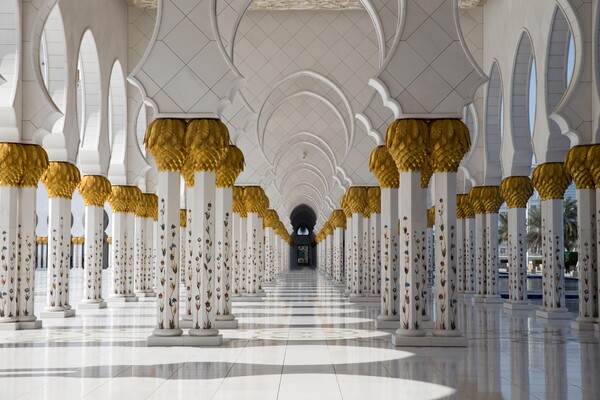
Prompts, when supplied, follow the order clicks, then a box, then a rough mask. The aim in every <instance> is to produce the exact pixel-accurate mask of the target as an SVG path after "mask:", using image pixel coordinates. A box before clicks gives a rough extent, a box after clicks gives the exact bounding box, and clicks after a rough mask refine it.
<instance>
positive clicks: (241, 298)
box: [231, 294, 262, 302]
mask: <svg viewBox="0 0 600 400" xmlns="http://www.w3.org/2000/svg"><path fill="white" fill-rule="evenodd" d="M231 301H233V302H238V301H254V302H258V301H262V297H261V296H260V295H256V294H255V295H247V294H244V295H241V296H239V297H234V298H232V299H231Z"/></svg>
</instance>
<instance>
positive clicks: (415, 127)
mask: <svg viewBox="0 0 600 400" xmlns="http://www.w3.org/2000/svg"><path fill="white" fill-rule="evenodd" d="M385 144H386V147H387V150H388V152H389V153H390V155H391V156H392V158H393V159H394V162H395V163H396V167H397V168H398V171H400V172H421V171H422V170H423V165H424V163H426V162H427V158H428V157H429V126H428V125H427V123H426V122H425V121H423V120H418V119H397V120H395V121H394V122H393V123H392V124H391V125H390V126H389V127H388V130H387V135H386V141H385Z"/></svg>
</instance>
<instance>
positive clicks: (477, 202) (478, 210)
mask: <svg viewBox="0 0 600 400" xmlns="http://www.w3.org/2000/svg"><path fill="white" fill-rule="evenodd" d="M484 187H485V186H475V187H473V188H471V191H470V192H469V203H470V204H471V207H472V209H473V211H474V212H475V214H485V205H484V203H483V195H482V194H481V192H482V191H483V188H484Z"/></svg>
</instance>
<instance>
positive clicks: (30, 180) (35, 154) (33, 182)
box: [21, 144, 50, 188]
mask: <svg viewBox="0 0 600 400" xmlns="http://www.w3.org/2000/svg"><path fill="white" fill-rule="evenodd" d="M21 146H23V147H24V149H25V156H26V160H27V161H26V164H25V169H24V171H23V176H22V178H21V187H28V188H36V187H37V185H38V182H39V181H40V178H41V177H42V174H43V173H44V171H46V169H48V165H49V164H50V162H49V161H48V153H46V150H44V148H43V147H42V146H38V145H34V144H23V145H21Z"/></svg>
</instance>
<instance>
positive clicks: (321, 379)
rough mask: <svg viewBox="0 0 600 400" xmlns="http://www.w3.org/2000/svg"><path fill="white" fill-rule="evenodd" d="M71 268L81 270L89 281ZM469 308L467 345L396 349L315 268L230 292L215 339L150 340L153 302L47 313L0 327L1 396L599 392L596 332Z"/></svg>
mask: <svg viewBox="0 0 600 400" xmlns="http://www.w3.org/2000/svg"><path fill="white" fill-rule="evenodd" d="M38 274H40V273H39V272H38ZM40 275H41V274H40ZM76 276H77V274H76V273H75V274H74V276H73V277H72V279H71V280H72V282H80V281H81V280H79V279H76ZM105 279H106V277H105ZM43 281H44V280H43V277H42V276H40V277H39V279H38V282H43ZM74 286H75V288H74V293H80V290H79V289H80V287H77V284H75V285H74ZM105 288H107V286H105ZM42 292H43V288H40V292H38V301H43V293H42ZM73 304H77V303H76V302H74V303H73ZM460 311H461V312H462V313H470V314H471V315H470V316H469V318H460V321H469V326H462V327H461V329H462V330H463V331H465V332H466V333H467V336H468V337H469V347H468V349H455V350H453V349H431V348H426V349H419V348H411V349H397V348H393V347H392V346H391V344H390V340H389V332H386V331H377V330H375V328H374V326H375V324H374V319H375V318H376V315H377V313H378V304H377V303H366V304H363V305H360V304H351V303H349V302H348V301H347V300H346V298H345V297H344V296H342V294H341V293H340V290H339V289H338V288H337V287H334V286H333V285H332V284H331V282H330V281H329V280H327V279H325V278H323V277H322V276H320V275H319V274H317V273H316V272H314V271H311V270H302V271H297V272H288V273H287V274H285V275H283V276H282V277H281V278H280V279H279V281H278V283H277V285H276V286H274V287H272V288H267V289H266V298H265V300H264V301H263V302H256V303H251V302H235V303H234V313H235V315H236V316H237V317H238V319H239V322H240V329H238V330H228V331H225V330H223V331H221V332H222V333H223V335H224V343H223V346H222V347H219V348H189V347H188V348H164V347H154V348H150V347H146V341H145V339H146V337H147V336H148V335H149V334H150V333H151V330H152V327H153V324H154V322H155V318H156V317H155V305H154V303H153V302H139V303H129V304H127V305H126V306H124V307H123V308H109V309H104V310H100V311H98V312H96V313H95V314H81V313H78V315H77V316H76V317H75V318H71V319H67V320H48V319H46V320H44V328H43V329H42V330H38V331H18V332H7V331H3V332H0V359H2V360H10V362H9V365H11V368H6V367H5V368H4V369H1V370H0V388H1V389H0V397H1V398H2V399H16V398H19V399H61V400H67V399H79V398H85V399H128V400H134V399H143V398H151V399H174V398H190V399H236V400H237V399H261V400H266V399H311V400H316V399H327V400H335V399H357V400H364V399H377V400H384V399H390V400H391V399H394V400H397V399H442V398H455V399H461V400H463V399H496V398H497V399H501V398H513V399H516V398H531V399H545V398H547V399H581V398H585V399H596V398H600V382H599V380H598V379H597V376H598V375H597V373H598V370H599V367H600V346H599V345H598V340H597V338H594V336H589V337H587V338H578V337H574V336H572V333H571V332H572V331H571V330H570V329H569V327H568V325H564V326H557V327H549V326H542V325H539V324H538V323H537V322H536V319H535V317H534V313H531V314H529V315H527V314H526V315H524V316H516V317H515V316H513V317H510V316H507V315H506V314H505V313H504V311H503V310H502V309H500V308H497V309H489V308H474V307H473V306H471V305H468V306H466V305H463V306H461V309H460ZM4 365H7V364H6V363H5V364H4Z"/></svg>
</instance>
